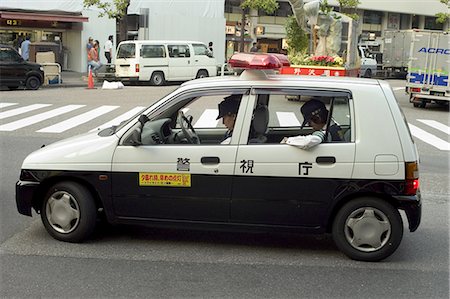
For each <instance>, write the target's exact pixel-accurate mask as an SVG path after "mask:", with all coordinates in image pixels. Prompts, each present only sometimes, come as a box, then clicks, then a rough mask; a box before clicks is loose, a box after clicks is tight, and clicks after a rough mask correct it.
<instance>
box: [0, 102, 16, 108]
mask: <svg viewBox="0 0 450 299" xmlns="http://www.w3.org/2000/svg"><path fill="white" fill-rule="evenodd" d="M17 104H18V103H0V109H3V108H5V107H9V106H14V105H17Z"/></svg>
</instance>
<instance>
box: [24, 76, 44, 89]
mask: <svg viewBox="0 0 450 299" xmlns="http://www.w3.org/2000/svg"><path fill="white" fill-rule="evenodd" d="M25 86H26V87H27V89H31V90H36V89H39V87H40V86H41V80H39V78H38V77H36V76H30V77H28V78H27V81H26V83H25Z"/></svg>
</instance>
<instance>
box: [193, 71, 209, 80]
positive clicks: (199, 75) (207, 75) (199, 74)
mask: <svg viewBox="0 0 450 299" xmlns="http://www.w3.org/2000/svg"><path fill="white" fill-rule="evenodd" d="M205 77H209V74H208V72H207V71H205V70H199V71H198V73H197V77H195V78H196V79H198V78H205Z"/></svg>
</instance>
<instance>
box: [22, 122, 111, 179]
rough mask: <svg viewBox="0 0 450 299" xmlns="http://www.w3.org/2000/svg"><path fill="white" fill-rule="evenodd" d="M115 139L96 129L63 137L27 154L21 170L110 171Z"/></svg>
mask: <svg viewBox="0 0 450 299" xmlns="http://www.w3.org/2000/svg"><path fill="white" fill-rule="evenodd" d="M118 141H119V138H118V137H117V136H116V135H114V134H113V135H111V136H105V137H101V136H99V135H98V131H97V132H92V133H86V134H83V135H79V136H76V137H72V138H68V139H64V140H61V141H58V142H55V143H53V144H50V145H48V146H44V147H42V148H41V149H39V150H37V151H35V152H33V153H31V154H30V155H28V156H27V157H26V158H25V160H24V161H23V164H22V169H46V170H83V171H110V170H111V160H112V156H113V153H114V150H115V148H116V146H117V143H118Z"/></svg>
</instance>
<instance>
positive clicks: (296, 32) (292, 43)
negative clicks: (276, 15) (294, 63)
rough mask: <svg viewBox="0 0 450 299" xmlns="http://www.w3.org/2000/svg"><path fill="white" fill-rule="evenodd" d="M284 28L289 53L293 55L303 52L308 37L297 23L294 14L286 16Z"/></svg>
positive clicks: (306, 45)
mask: <svg viewBox="0 0 450 299" xmlns="http://www.w3.org/2000/svg"><path fill="white" fill-rule="evenodd" d="M285 28H286V40H287V44H288V52H289V54H291V55H295V54H296V53H299V52H305V51H306V50H307V48H308V41H309V39H308V36H307V35H306V33H305V31H303V29H302V28H301V27H300V26H299V25H298V23H297V19H296V18H295V16H289V17H288V19H287V22H286V26H285Z"/></svg>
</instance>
